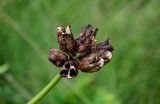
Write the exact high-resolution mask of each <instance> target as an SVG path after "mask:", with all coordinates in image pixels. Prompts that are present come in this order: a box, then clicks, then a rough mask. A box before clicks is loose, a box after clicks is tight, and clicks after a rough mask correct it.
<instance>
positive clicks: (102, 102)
mask: <svg viewBox="0 0 160 104" xmlns="http://www.w3.org/2000/svg"><path fill="white" fill-rule="evenodd" d="M94 95H95V97H94V104H121V103H120V100H119V99H118V98H117V97H116V95H115V93H112V92H110V91H107V90H106V89H104V88H102V87H98V88H97V90H96V91H95V93H94Z"/></svg>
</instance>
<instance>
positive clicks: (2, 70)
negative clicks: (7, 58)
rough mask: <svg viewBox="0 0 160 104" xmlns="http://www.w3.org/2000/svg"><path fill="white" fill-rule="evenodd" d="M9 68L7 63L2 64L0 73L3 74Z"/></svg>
mask: <svg viewBox="0 0 160 104" xmlns="http://www.w3.org/2000/svg"><path fill="white" fill-rule="evenodd" d="M8 69H9V65H8V64H4V65H1V66H0V75H2V74H4V73H5V72H6V71H7V70H8Z"/></svg>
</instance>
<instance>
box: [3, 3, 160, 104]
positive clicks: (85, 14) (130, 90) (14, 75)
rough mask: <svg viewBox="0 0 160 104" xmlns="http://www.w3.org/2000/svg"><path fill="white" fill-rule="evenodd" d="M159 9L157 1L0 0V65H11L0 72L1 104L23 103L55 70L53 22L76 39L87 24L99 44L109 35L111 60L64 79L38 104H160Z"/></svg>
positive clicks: (56, 70) (46, 81)
mask: <svg viewBox="0 0 160 104" xmlns="http://www.w3.org/2000/svg"><path fill="white" fill-rule="evenodd" d="M159 7H160V2H159V0H119V1H118V0H92V1H91V0H85V1H80V0H79V1H78V0H68V1H67V0H0V65H4V64H7V65H9V66H10V67H9V70H8V71H7V73H8V74H9V75H10V76H7V75H6V74H5V75H3V76H2V75H0V104H22V103H26V102H27V101H28V100H29V99H30V97H31V96H34V95H35V94H37V92H38V91H40V90H41V89H42V88H43V87H44V86H45V85H46V84H47V83H48V82H49V81H50V80H51V78H52V77H54V76H55V75H56V73H58V69H57V68H56V67H55V66H54V65H52V64H51V63H50V62H49V61H48V58H47V55H48V51H49V49H50V48H53V47H54V48H58V44H57V40H56V27H57V26H58V25H64V26H67V25H71V26H72V30H73V33H74V36H75V37H77V35H78V33H79V32H80V31H81V30H82V28H83V27H84V26H85V25H87V24H88V23H90V24H92V25H93V26H94V27H98V28H99V31H98V34H97V41H98V42H100V41H103V40H105V39H106V38H108V37H110V38H111V40H112V44H113V46H114V48H115V52H114V55H113V60H112V61H111V62H110V63H109V64H108V65H106V66H105V67H104V68H103V69H102V70H101V71H99V72H97V73H91V74H88V73H82V72H80V73H79V76H78V77H77V78H74V79H72V80H67V79H63V80H62V81H61V82H60V83H59V84H58V85H57V86H56V87H55V88H54V90H52V91H51V92H50V93H49V94H48V95H47V96H45V97H44V98H43V101H41V104H44V103H45V104H82V103H83V104H160V90H159V89H160V70H159V69H160V64H159V62H160V55H159V54H160V47H159V45H160V44H159V39H160V20H159V19H160V8H159ZM10 79H11V80H10ZM17 86H18V88H17ZM19 88H21V89H19ZM26 92H27V94H24V93H26ZM27 95H30V97H27Z"/></svg>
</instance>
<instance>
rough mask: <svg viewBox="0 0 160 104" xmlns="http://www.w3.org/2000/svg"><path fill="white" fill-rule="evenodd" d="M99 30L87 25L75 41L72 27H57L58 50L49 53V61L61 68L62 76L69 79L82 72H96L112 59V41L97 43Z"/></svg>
mask: <svg viewBox="0 0 160 104" xmlns="http://www.w3.org/2000/svg"><path fill="white" fill-rule="evenodd" d="M97 31H98V28H93V27H92V26H91V25H90V24H89V25H87V26H86V27H85V28H84V29H83V31H82V32H81V33H80V35H79V37H77V38H76V39H74V37H73V34H72V31H71V26H67V27H66V28H65V27H63V26H59V27H57V39H58V43H59V48H60V50H58V49H54V48H53V49H51V50H50V51H49V55H48V58H49V61H50V62H52V63H53V64H54V65H56V66H57V67H60V72H59V74H60V76H61V77H66V78H68V79H71V78H74V77H76V76H77V75H78V70H81V71H82V72H96V71H98V70H100V69H101V68H102V67H103V66H104V65H105V64H107V63H108V62H109V61H110V60H111V59H112V53H113V47H112V45H111V41H110V39H106V40H105V41H104V42H101V43H96V39H95V37H96V33H97Z"/></svg>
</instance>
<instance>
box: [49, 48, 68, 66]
mask: <svg viewBox="0 0 160 104" xmlns="http://www.w3.org/2000/svg"><path fill="white" fill-rule="evenodd" d="M68 58H69V57H68V55H67V54H66V53H64V52H62V51H59V50H57V49H51V50H50V51H49V54H48V59H49V61H50V62H52V63H53V64H54V65H56V66H57V67H61V66H63V64H64V63H65V62H66V61H67V60H68Z"/></svg>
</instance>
